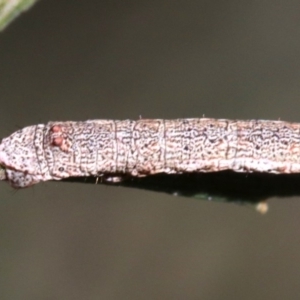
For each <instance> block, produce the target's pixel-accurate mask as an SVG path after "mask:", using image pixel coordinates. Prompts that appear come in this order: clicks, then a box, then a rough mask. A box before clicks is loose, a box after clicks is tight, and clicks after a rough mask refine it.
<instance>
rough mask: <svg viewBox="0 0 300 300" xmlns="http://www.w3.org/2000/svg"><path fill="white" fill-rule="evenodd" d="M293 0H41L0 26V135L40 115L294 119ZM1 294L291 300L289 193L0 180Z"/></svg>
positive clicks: (297, 250)
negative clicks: (267, 195)
mask: <svg viewBox="0 0 300 300" xmlns="http://www.w3.org/2000/svg"><path fill="white" fill-rule="evenodd" d="M299 9H300V3H299V1H284V2H283V1H278V0H272V1H271V0H268V1H267V0H266V1H237V0H236V1H136V0H132V1H122V2H120V1H92V0H90V1H67V0H47V1H46V0H41V1H40V2H38V4H37V5H36V6H34V7H33V8H32V9H31V10H30V11H28V12H27V13H25V14H23V15H22V16H21V17H20V18H18V19H17V20H16V21H15V22H14V23H12V24H11V25H10V26H9V27H8V28H7V29H6V30H5V31H4V32H2V33H1V35H0V71H1V72H0V95H1V97H0V103H1V126H0V136H1V137H5V136H7V135H9V134H10V133H12V132H13V131H15V130H16V129H17V128H20V127H24V126H27V125H31V124H36V123H45V122H47V121H49V120H85V119H95V118H98V119H100V118H111V119H126V118H131V119H137V118H139V116H142V117H144V118H178V117H202V116H203V115H205V116H206V117H212V118H233V119H250V118H257V119H282V120H289V121H300V117H299V109H300V102H299V99H300V84H299V82H300V18H299ZM0 193H1V194H0V299H2V300H4V299H5V300H6V299H31V300H32V299H66V300H68V299H72V300H74V299H233V298H235V299H245V300H246V299H251V300H252V299H299V293H300V288H299V276H300V268H299V265H300V238H299V228H298V225H299V223H300V222H299V217H300V201H299V200H300V199H297V198H289V199H271V201H270V205H271V209H270V212H269V213H268V214H267V215H265V216H261V215H259V214H258V213H256V212H255V211H254V210H252V209H250V208H248V207H242V206H238V205H233V204H222V203H213V202H204V201H197V200H193V199H189V198H180V197H177V198H176V197H172V196H168V195H164V194H160V193H154V192H147V191H141V190H134V189H128V188H121V187H119V188H117V187H106V186H100V185H90V184H79V183H78V184H77V183H61V182H49V183H42V184H39V185H36V186H34V187H32V188H28V189H25V190H18V191H14V190H13V189H12V188H11V187H9V186H8V185H7V184H6V183H1V192H0Z"/></svg>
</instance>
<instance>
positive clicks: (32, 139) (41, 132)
mask: <svg viewBox="0 0 300 300" xmlns="http://www.w3.org/2000/svg"><path fill="white" fill-rule="evenodd" d="M0 165H1V167H2V170H1V174H0V177H1V178H0V179H2V180H8V181H9V182H10V183H11V185H12V186H13V187H16V188H21V187H27V186H30V185H32V184H35V183H38V182H40V181H47V180H61V179H63V178H68V177H78V176H80V177H82V176H83V177H85V176H95V177H99V176H103V175H106V174H116V175H118V174H121V175H128V176H147V175H152V174H158V173H166V174H174V173H176V174H181V173H191V172H217V171H222V170H232V171H236V172H268V173H276V174H280V173H298V172H300V125H299V124H297V123H288V122H283V121H264V120H250V121H236V120H217V119H206V118H202V119H176V120H164V119H151V120H147V119H141V120H137V121H132V120H124V121H118V120H90V121H85V122H49V123H47V124H45V125H44V124H39V125H34V126H29V127H25V128H23V129H21V130H18V131H16V132H15V133H13V134H12V135H11V136H9V137H7V138H4V139H3V140H2V142H1V144H0Z"/></svg>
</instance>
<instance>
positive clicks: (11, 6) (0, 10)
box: [0, 0, 37, 31]
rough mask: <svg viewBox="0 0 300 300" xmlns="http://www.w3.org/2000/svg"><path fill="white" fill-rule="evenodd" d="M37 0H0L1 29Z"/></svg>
mask: <svg viewBox="0 0 300 300" xmlns="http://www.w3.org/2000/svg"><path fill="white" fill-rule="evenodd" d="M36 1H37V0H0V31H1V30H3V29H4V28H5V27H6V26H7V25H8V24H9V23H10V22H11V21H13V20H14V19H15V18H16V17H17V16H18V15H19V14H20V13H21V12H23V11H25V10H27V9H28V8H30V7H31V6H32V5H33V4H34V3H35V2H36Z"/></svg>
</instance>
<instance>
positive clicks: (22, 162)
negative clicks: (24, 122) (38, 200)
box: [0, 126, 43, 188]
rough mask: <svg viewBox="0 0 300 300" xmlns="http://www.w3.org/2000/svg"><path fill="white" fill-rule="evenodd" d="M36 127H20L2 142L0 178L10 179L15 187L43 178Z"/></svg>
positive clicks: (30, 183) (28, 184)
mask: <svg viewBox="0 0 300 300" xmlns="http://www.w3.org/2000/svg"><path fill="white" fill-rule="evenodd" d="M36 129H37V126H29V127H25V128H23V129H20V130H18V131H16V132H14V133H13V134H12V135H10V136H9V137H7V138H4V139H3V140H2V142H1V144H0V166H1V169H0V180H7V181H9V183H10V184H11V185H12V186H13V187H15V188H23V187H28V186H31V185H33V184H35V183H37V182H39V181H41V180H42V178H43V176H42V174H41V172H40V167H39V163H38V159H37V154H36V148H35V139H36Z"/></svg>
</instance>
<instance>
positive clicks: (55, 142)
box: [52, 136, 63, 146]
mask: <svg viewBox="0 0 300 300" xmlns="http://www.w3.org/2000/svg"><path fill="white" fill-rule="evenodd" d="M62 143H63V138H62V137H61V136H58V137H55V138H54V139H53V140H52V145H53V146H61V145H62Z"/></svg>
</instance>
